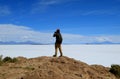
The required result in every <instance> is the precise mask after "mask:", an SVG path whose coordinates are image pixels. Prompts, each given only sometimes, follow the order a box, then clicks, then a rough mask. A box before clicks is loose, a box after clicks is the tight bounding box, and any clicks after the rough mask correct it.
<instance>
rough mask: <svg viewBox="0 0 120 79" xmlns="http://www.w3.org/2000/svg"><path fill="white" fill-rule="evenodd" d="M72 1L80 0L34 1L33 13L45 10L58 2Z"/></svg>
mask: <svg viewBox="0 0 120 79" xmlns="http://www.w3.org/2000/svg"><path fill="white" fill-rule="evenodd" d="M71 1H78V0H38V2H36V3H33V7H32V10H31V13H39V12H44V11H46V10H47V9H48V8H49V7H50V6H51V5H58V4H62V3H67V2H71Z"/></svg>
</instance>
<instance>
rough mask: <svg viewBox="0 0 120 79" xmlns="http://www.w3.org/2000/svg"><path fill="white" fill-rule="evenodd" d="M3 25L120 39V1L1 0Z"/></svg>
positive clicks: (0, 23)
mask: <svg viewBox="0 0 120 79" xmlns="http://www.w3.org/2000/svg"><path fill="white" fill-rule="evenodd" d="M2 24H3V26H4V25H5V24H6V25H7V24H8V25H9V24H11V25H13V26H17V27H20V26H25V27H29V28H31V29H32V30H34V31H36V32H44V33H53V32H54V31H55V29H57V28H60V29H61V31H62V33H67V34H75V35H80V36H81V35H82V36H88V37H89V36H95V37H96V36H103V37H107V36H108V37H110V36H111V35H112V36H114V37H115V38H113V39H116V36H118V37H120V0H0V25H1V26H2ZM116 40H119V39H118V38H117V39H116Z"/></svg>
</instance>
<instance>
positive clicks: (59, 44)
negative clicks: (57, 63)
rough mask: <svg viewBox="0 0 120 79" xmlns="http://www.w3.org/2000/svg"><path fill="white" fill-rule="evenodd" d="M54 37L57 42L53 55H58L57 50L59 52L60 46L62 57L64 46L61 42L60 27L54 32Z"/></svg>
mask: <svg viewBox="0 0 120 79" xmlns="http://www.w3.org/2000/svg"><path fill="white" fill-rule="evenodd" d="M53 37H56V42H55V55H53V57H56V56H57V52H58V48H59V51H60V57H61V56H63V54H62V48H61V44H62V40H63V39H62V35H61V33H60V29H57V30H56V31H55V32H54V34H53Z"/></svg>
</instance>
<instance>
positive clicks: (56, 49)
mask: <svg viewBox="0 0 120 79" xmlns="http://www.w3.org/2000/svg"><path fill="white" fill-rule="evenodd" d="M57 52H58V46H57V44H55V55H53V57H56V56H57Z"/></svg>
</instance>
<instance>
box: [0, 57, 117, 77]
mask: <svg viewBox="0 0 120 79" xmlns="http://www.w3.org/2000/svg"><path fill="white" fill-rule="evenodd" d="M0 79H117V78H116V77H115V76H114V75H113V74H112V73H110V72H109V68H107V67H104V66H101V65H88V64H86V63H84V62H81V61H78V60H75V59H73V58H69V57H65V56H63V57H45V56H44V57H38V58H31V59H27V58H23V57H19V58H18V62H16V63H6V64H3V65H2V66H0Z"/></svg>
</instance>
